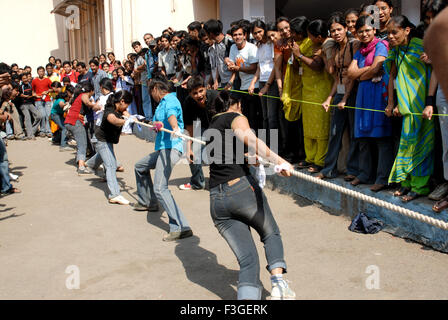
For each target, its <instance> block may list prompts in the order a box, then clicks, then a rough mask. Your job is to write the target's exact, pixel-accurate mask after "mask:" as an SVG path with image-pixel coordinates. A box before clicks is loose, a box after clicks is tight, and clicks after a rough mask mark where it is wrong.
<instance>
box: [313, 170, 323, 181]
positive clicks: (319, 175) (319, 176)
mask: <svg viewBox="0 0 448 320" xmlns="http://www.w3.org/2000/svg"><path fill="white" fill-rule="evenodd" d="M315 178H317V179H320V180H323V179H325V176H324V174H323V173H322V172H319V173H318V174H316V176H315Z"/></svg>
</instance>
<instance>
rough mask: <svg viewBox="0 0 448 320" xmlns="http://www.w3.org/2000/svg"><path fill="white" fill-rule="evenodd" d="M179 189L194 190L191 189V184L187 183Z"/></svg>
mask: <svg viewBox="0 0 448 320" xmlns="http://www.w3.org/2000/svg"><path fill="white" fill-rule="evenodd" d="M179 189H180V190H191V189H193V188H192V187H191V184H189V183H185V184H181V185H180V186H179Z"/></svg>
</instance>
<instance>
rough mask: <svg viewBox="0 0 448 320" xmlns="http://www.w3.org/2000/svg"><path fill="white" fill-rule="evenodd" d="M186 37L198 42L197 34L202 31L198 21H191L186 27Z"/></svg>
mask: <svg viewBox="0 0 448 320" xmlns="http://www.w3.org/2000/svg"><path fill="white" fill-rule="evenodd" d="M187 29H188V35H189V36H190V37H191V38H192V39H194V40H198V41H199V32H200V31H201V29H202V24H201V23H200V22H199V21H193V22H192V23H190V24H189V25H188V27H187Z"/></svg>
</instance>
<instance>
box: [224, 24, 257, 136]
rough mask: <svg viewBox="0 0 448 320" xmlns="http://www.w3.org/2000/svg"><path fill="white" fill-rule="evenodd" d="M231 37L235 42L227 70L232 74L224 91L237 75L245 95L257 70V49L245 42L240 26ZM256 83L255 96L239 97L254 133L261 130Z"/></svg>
mask: <svg viewBox="0 0 448 320" xmlns="http://www.w3.org/2000/svg"><path fill="white" fill-rule="evenodd" d="M231 32H232V37H233V41H234V42H235V43H234V44H233V45H232V47H231V48H230V54H229V59H230V63H229V64H228V68H229V70H230V71H232V72H233V74H232V77H231V78H230V81H229V83H228V84H227V86H226V88H225V89H231V88H232V85H233V81H234V80H235V78H236V75H237V74H238V75H239V77H240V79H241V87H240V90H241V91H245V92H247V93H249V92H248V89H249V86H250V84H251V82H252V80H253V78H254V76H255V72H256V71H257V68H258V56H257V47H256V46H255V45H254V44H252V43H250V42H247V40H246V32H245V31H244V28H243V26H242V25H236V26H234V27H233V28H232V30H231ZM258 88H259V84H258V81H257V83H256V84H255V91H254V93H256V95H249V94H242V95H241V105H242V109H243V113H244V115H245V116H246V117H247V119H248V120H249V124H250V127H251V128H252V129H254V130H255V131H256V130H257V129H258V128H261V126H260V124H261V123H262V122H261V102H260V97H259V96H258Z"/></svg>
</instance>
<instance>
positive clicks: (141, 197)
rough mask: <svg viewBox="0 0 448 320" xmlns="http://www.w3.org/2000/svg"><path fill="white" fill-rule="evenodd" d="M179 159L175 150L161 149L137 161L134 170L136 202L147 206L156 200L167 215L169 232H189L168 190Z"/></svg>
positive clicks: (178, 154) (179, 155) (184, 219)
mask: <svg viewBox="0 0 448 320" xmlns="http://www.w3.org/2000/svg"><path fill="white" fill-rule="evenodd" d="M180 157H181V153H180V152H179V151H177V150H175V149H163V150H159V151H156V152H153V153H151V154H150V155H147V156H146V157H144V158H143V159H141V160H140V161H138V162H137V163H136V164H135V168H134V171H135V178H136V180H137V196H138V202H139V203H140V204H141V205H144V206H149V205H151V204H155V203H157V200H158V201H159V202H160V204H161V205H162V206H163V208H164V209H165V211H166V213H167V214H168V218H169V225H170V232H176V231H186V230H190V226H189V225H188V222H187V219H186V218H185V216H184V214H183V213H182V211H181V210H180V208H179V207H178V206H177V204H176V202H175V201H174V198H173V196H172V194H171V192H170V190H169V189H168V180H169V179H170V176H171V172H172V171H173V167H174V166H175V165H176V163H177V162H178V161H179V160H180ZM151 169H155V170H154V183H153V181H152V179H151V174H150V170H151Z"/></svg>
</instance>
